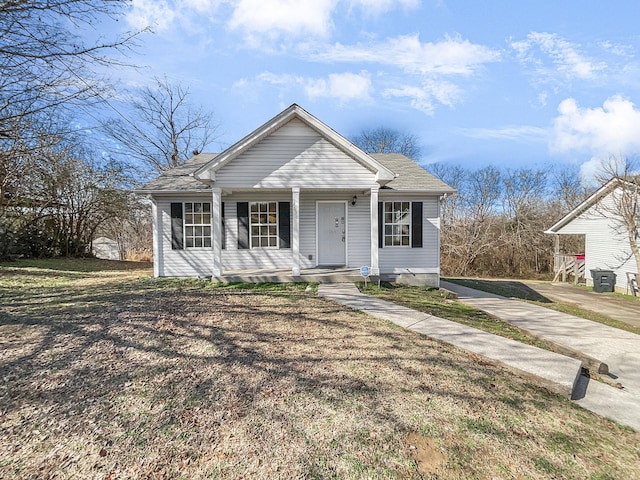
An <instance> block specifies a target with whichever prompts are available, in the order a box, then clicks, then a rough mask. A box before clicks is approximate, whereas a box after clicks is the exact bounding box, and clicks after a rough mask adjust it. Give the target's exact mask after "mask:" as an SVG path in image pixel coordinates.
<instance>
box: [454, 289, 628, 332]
mask: <svg viewBox="0 0 640 480" xmlns="http://www.w3.org/2000/svg"><path fill="white" fill-rule="evenodd" d="M446 280H447V281H448V282H451V283H457V284H458V285H462V286H464V287H469V288H474V289H476V290H481V291H483V292H488V293H494V294H496V295H502V296H503V297H507V298H515V299H518V300H524V301H526V302H529V303H533V304H535V305H540V306H541V307H545V308H549V309H551V310H555V311H557V312H562V313H567V314H569V315H573V316H575V317H580V318H585V319H587V320H591V321H594V322H598V323H602V324H603V325H608V326H610V327H615V328H618V329H620V330H625V331H627V332H631V333H635V334H637V335H640V328H639V327H637V326H635V325H630V324H628V323H626V322H622V321H620V320H616V319H614V318H611V317H609V316H607V315H603V314H601V313H598V312H593V311H591V310H587V309H585V308H581V307H579V306H577V305H572V304H567V303H561V302H553V301H551V300H549V299H548V298H547V297H545V296H543V295H540V294H539V293H538V292H536V291H535V290H533V289H532V288H531V287H529V286H527V285H525V284H524V283H522V282H519V281H512V280H484V279H475V278H447V279H446ZM585 288H586V287H585ZM616 296H620V294H616ZM626 297H627V299H630V300H631V301H634V300H635V301H637V298H636V297H630V296H629V295H626ZM639 308H640V306H639Z"/></svg>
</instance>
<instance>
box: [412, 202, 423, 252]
mask: <svg viewBox="0 0 640 480" xmlns="http://www.w3.org/2000/svg"><path fill="white" fill-rule="evenodd" d="M411 247H412V248H422V202H411Z"/></svg>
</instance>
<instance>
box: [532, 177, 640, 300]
mask: <svg viewBox="0 0 640 480" xmlns="http://www.w3.org/2000/svg"><path fill="white" fill-rule="evenodd" d="M624 185H625V184H624V182H621V181H620V180H618V179H613V180H610V181H609V182H607V183H606V184H605V185H603V186H602V187H601V188H599V189H598V190H597V191H596V192H595V193H593V195H591V196H590V197H589V198H587V199H586V200H585V201H584V202H582V203H581V204H580V205H578V206H577V207H576V208H575V209H573V210H572V211H571V212H569V213H568V214H567V215H566V216H564V217H563V218H562V219H560V220H559V221H558V222H557V223H556V224H555V225H553V226H552V227H551V228H549V229H548V230H547V231H546V232H545V233H550V234H555V235H576V234H579V235H584V236H585V277H586V281H587V285H591V286H592V285H593V279H592V277H591V273H590V272H591V270H596V269H602V270H612V271H613V272H614V273H615V274H616V290H618V291H621V292H632V290H631V287H630V285H628V278H633V275H637V273H638V266H637V263H636V259H635V257H634V255H633V251H632V248H631V242H630V240H629V233H628V230H627V228H626V226H625V225H624V224H623V222H624V220H623V217H622V216H621V215H620V213H617V212H619V211H620V207H619V203H620V199H621V198H625V199H627V198H628V200H631V201H632V204H633V205H637V204H638V199H637V198H636V199H635V200H634V199H633V195H636V196H637V192H638V191H637V185H636V184H635V183H630V184H629V186H630V187H632V188H631V189H629V188H627V187H624V188H627V190H626V192H627V193H623V186H624ZM630 192H632V193H630ZM621 195H626V197H621ZM630 212H631V215H632V217H633V216H634V215H635V222H636V232H635V238H636V242H640V238H639V237H638V227H637V226H638V225H640V217H639V216H638V215H640V212H639V211H638V210H637V207H633V206H632V207H631V210H630ZM634 212H635V213H634ZM558 249H559V237H556V254H557V253H558ZM628 274H629V275H628Z"/></svg>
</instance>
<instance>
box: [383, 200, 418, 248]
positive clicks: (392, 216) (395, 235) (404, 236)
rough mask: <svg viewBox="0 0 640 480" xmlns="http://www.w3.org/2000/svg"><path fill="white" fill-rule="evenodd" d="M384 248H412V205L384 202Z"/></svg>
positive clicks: (408, 203)
mask: <svg viewBox="0 0 640 480" xmlns="http://www.w3.org/2000/svg"><path fill="white" fill-rule="evenodd" d="M383 213H384V246H385V247H392V246H398V247H409V246H411V203H410V202H384V211H383Z"/></svg>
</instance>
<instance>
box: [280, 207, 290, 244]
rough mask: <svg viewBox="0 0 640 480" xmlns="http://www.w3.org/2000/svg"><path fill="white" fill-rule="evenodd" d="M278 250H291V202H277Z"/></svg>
mask: <svg viewBox="0 0 640 480" xmlns="http://www.w3.org/2000/svg"><path fill="white" fill-rule="evenodd" d="M278 235H279V236H280V248H291V202H278Z"/></svg>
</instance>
